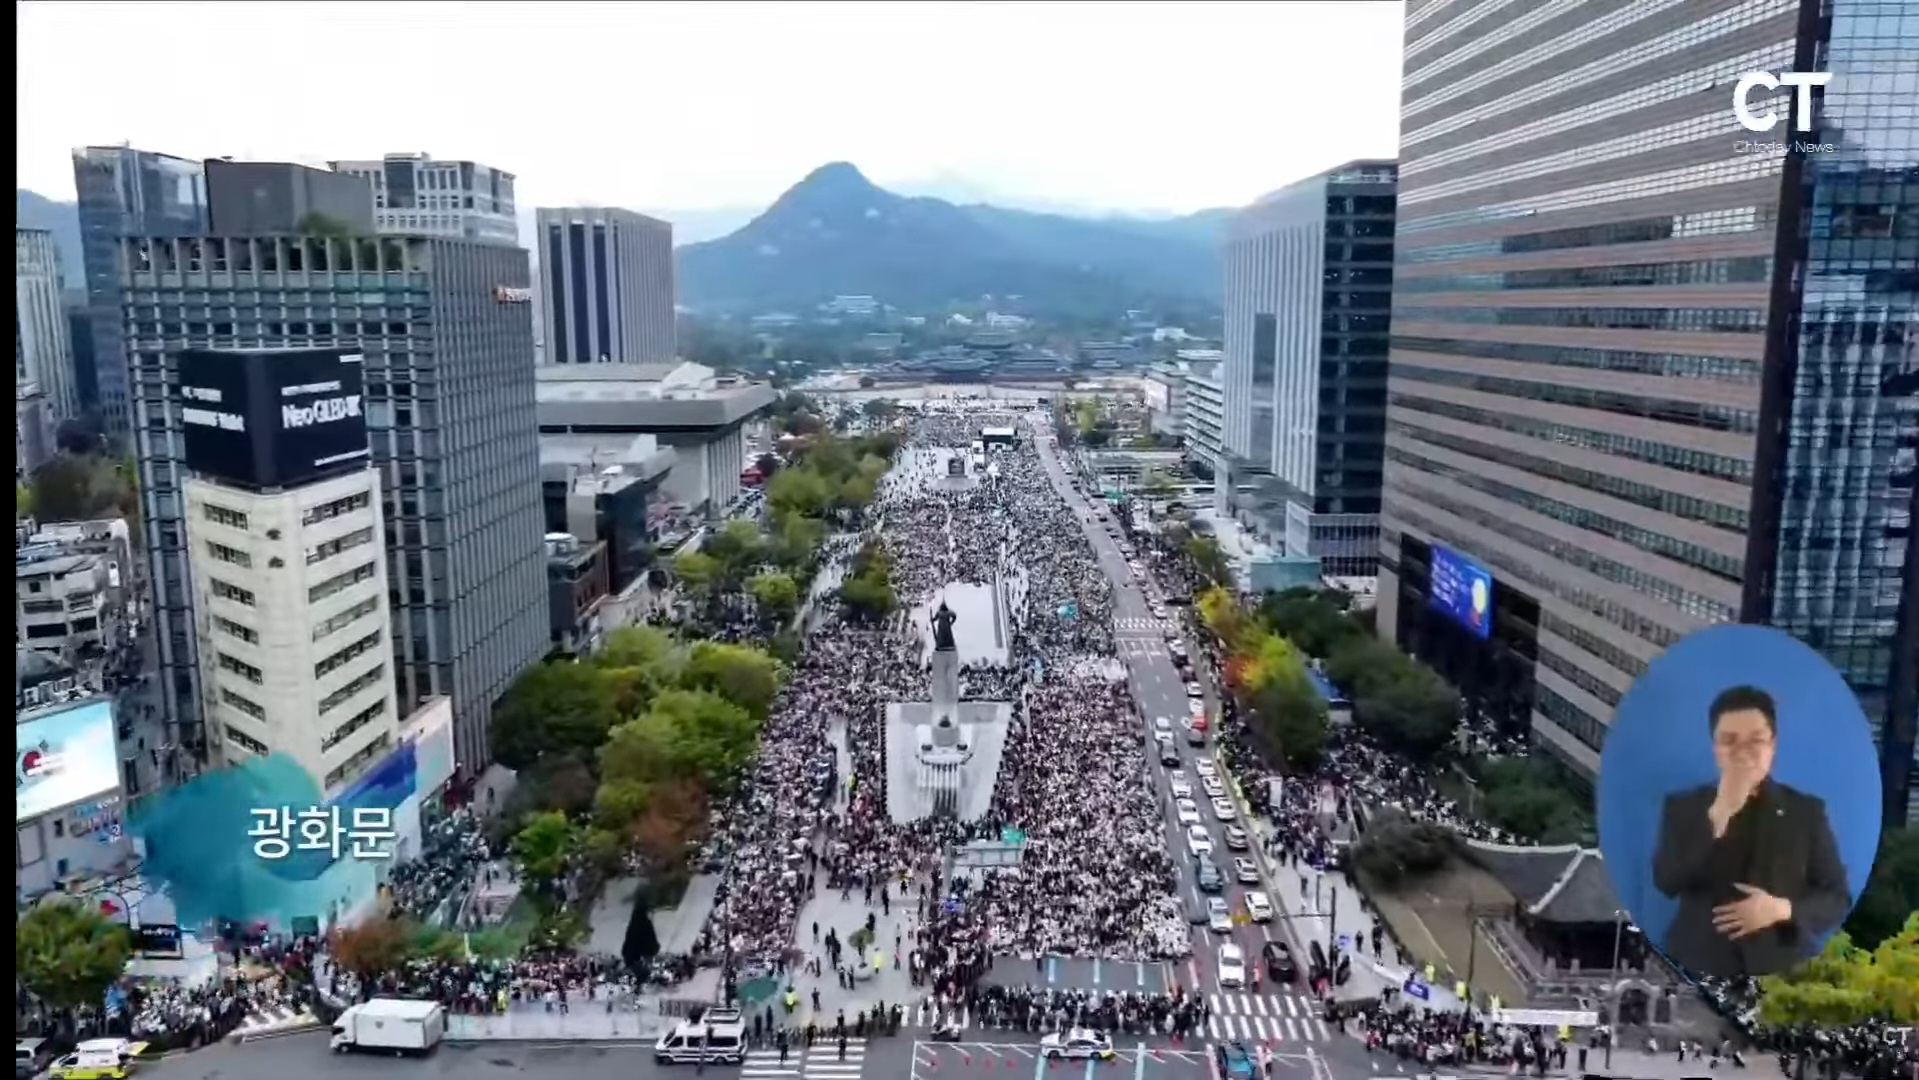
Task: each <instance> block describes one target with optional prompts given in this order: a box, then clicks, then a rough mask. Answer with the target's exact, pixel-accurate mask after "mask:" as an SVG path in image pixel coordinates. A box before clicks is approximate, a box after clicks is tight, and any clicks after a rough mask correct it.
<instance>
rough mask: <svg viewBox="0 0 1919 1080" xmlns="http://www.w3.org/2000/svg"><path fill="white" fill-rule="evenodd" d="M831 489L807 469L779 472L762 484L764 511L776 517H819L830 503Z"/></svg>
mask: <svg viewBox="0 0 1919 1080" xmlns="http://www.w3.org/2000/svg"><path fill="white" fill-rule="evenodd" d="M833 494H834V492H833V488H832V485H830V484H828V483H827V481H826V479H825V478H824V477H822V476H821V475H820V474H819V473H818V472H816V471H814V470H813V469H812V468H811V467H807V466H803V467H800V468H788V469H781V470H780V471H779V473H778V474H777V475H776V476H774V477H773V479H771V480H769V481H767V484H766V505H767V508H768V509H770V510H772V511H773V512H774V513H776V514H798V515H800V516H801V517H820V516H822V515H823V514H825V513H826V511H827V508H828V507H829V506H830V505H831V504H832V501H833Z"/></svg>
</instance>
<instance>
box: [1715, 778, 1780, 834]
mask: <svg viewBox="0 0 1919 1080" xmlns="http://www.w3.org/2000/svg"><path fill="white" fill-rule="evenodd" d="M1765 778H1766V774H1765V773H1763V772H1754V771H1748V770H1744V769H1728V770H1726V771H1725V772H1722V773H1720V774H1719V789H1718V790H1717V791H1715V792H1714V793H1713V797H1712V805H1711V806H1709V807H1707V808H1706V820H1707V821H1709V822H1711V823H1712V838H1713V839H1714V840H1717V839H1719V838H1720V837H1722V836H1724V835H1726V829H1727V827H1728V826H1730V825H1731V824H1732V818H1733V815H1734V814H1737V813H1738V812H1739V811H1740V809H1741V808H1743V807H1744V806H1745V805H1746V802H1747V801H1748V800H1750V799H1751V798H1752V793H1753V792H1755V791H1757V790H1759V784H1760V782H1761V781H1763V780H1764V779H1765Z"/></svg>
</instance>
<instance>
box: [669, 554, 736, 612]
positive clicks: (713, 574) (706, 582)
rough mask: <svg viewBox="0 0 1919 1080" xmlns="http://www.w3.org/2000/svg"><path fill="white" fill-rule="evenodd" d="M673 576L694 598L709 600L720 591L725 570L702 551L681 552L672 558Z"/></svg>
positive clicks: (718, 562)
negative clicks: (683, 584)
mask: <svg viewBox="0 0 1919 1080" xmlns="http://www.w3.org/2000/svg"><path fill="white" fill-rule="evenodd" d="M673 576H674V577H676V578H678V579H680V581H682V582H684V583H685V585H686V588H687V591H688V592H690V593H692V594H693V595H694V596H695V597H698V598H700V599H702V600H710V599H712V598H713V596H714V595H716V594H717V593H718V591H719V589H720V586H721V584H722V581H723V579H724V576H725V569H724V568H723V567H722V566H721V565H720V560H718V559H716V558H714V557H713V556H711V555H708V554H707V553H706V552H704V551H682V552H680V553H679V554H678V555H675V556H674V557H673Z"/></svg>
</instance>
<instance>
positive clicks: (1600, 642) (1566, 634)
mask: <svg viewBox="0 0 1919 1080" xmlns="http://www.w3.org/2000/svg"><path fill="white" fill-rule="evenodd" d="M1539 629H1540V630H1542V631H1544V632H1546V633H1550V634H1556V635H1558V636H1559V637H1561V638H1564V639H1565V640H1567V641H1569V642H1571V643H1572V644H1574V645H1576V646H1578V647H1579V648H1581V649H1583V650H1585V651H1586V652H1588V653H1591V654H1592V655H1594V656H1597V657H1598V658H1600V659H1601V660H1604V661H1605V662H1606V663H1607V664H1609V665H1611V666H1612V668H1613V670H1615V671H1621V672H1624V673H1625V674H1626V676H1627V677H1628V678H1633V679H1637V678H1638V677H1640V676H1641V675H1644V674H1645V673H1646V662H1645V661H1644V660H1641V659H1640V658H1639V657H1637V656H1634V655H1633V654H1632V653H1629V652H1627V651H1626V650H1624V649H1622V648H1620V647H1619V646H1617V645H1614V644H1613V643H1612V642H1610V641H1607V640H1606V639H1605V638H1602V637H1600V636H1599V635H1598V634H1594V633H1591V632H1589V631H1587V630H1586V629H1585V628H1583V627H1579V626H1574V625H1573V624H1572V623H1569V622H1567V621H1566V620H1564V619H1562V618H1560V617H1559V616H1557V615H1554V614H1552V613H1551V612H1541V613H1540V616H1539Z"/></svg>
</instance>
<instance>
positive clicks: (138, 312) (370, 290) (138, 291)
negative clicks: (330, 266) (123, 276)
mask: <svg viewBox="0 0 1919 1080" xmlns="http://www.w3.org/2000/svg"><path fill="white" fill-rule="evenodd" d="M120 295H121V307H122V309H123V310H125V311H127V312H128V313H129V314H130V315H133V316H135V317H139V316H142V315H144V316H145V317H146V318H149V319H157V318H159V317H160V312H161V311H162V310H163V309H164V310H168V311H174V310H185V309H191V308H206V307H208V305H211V304H234V303H239V304H248V303H257V304H265V305H267V306H269V307H279V306H284V305H290V306H292V307H295V308H299V307H303V306H306V305H313V306H315V307H320V308H325V309H326V310H328V311H331V310H334V309H335V308H339V307H342V306H351V305H355V304H364V305H367V306H368V307H380V306H381V305H385V306H387V307H391V308H395V309H401V308H405V307H407V306H408V305H412V306H413V308H414V309H415V310H416V311H418V312H419V313H421V314H426V312H427V309H428V305H429V304H430V303H432V293H431V292H430V291H429V290H428V289H426V288H424V287H422V286H421V285H420V283H418V282H412V283H410V282H408V281H405V280H396V279H393V278H384V279H381V280H379V281H371V282H367V283H365V284H355V285H349V284H345V283H343V282H339V281H330V280H329V281H313V282H307V281H289V282H284V283H280V282H275V283H272V284H261V285H247V286H243V287H241V288H237V289H235V288H227V287H221V288H217V289H216V288H208V287H206V286H205V285H201V286H199V287H197V288H181V287H177V286H176V287H172V288H155V287H151V286H149V287H147V288H141V287H140V286H139V285H137V284H136V285H134V286H132V287H129V288H127V289H124V290H122V292H121V294H120ZM207 317H208V318H212V316H211V315H209V316H207Z"/></svg>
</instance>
